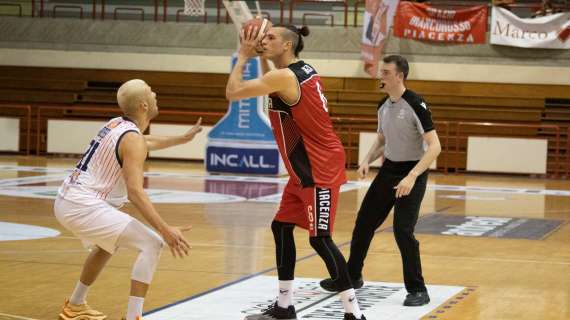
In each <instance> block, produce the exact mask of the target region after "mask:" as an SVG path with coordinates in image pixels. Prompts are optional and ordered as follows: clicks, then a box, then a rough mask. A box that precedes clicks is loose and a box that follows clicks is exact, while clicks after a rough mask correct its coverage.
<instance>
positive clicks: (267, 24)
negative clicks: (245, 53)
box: [242, 18, 273, 37]
mask: <svg viewBox="0 0 570 320" xmlns="http://www.w3.org/2000/svg"><path fill="white" fill-rule="evenodd" d="M272 26H273V23H271V21H269V20H267V19H265V18H254V19H251V20H248V21H246V22H245V23H244V24H243V26H242V30H243V31H244V32H246V33H247V30H248V29H249V28H250V27H251V28H255V27H257V32H256V33H255V34H254V37H257V35H258V34H259V31H260V30H261V28H263V32H267V30H269V28H271V27H272Z"/></svg>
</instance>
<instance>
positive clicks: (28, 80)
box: [0, 66, 570, 165]
mask: <svg viewBox="0 0 570 320" xmlns="http://www.w3.org/2000/svg"><path fill="white" fill-rule="evenodd" d="M227 77H228V75H227V74H208V73H181V72H154V71H130V70H123V71H117V70H90V69H64V68H40V67H9V66H2V67H0V103H20V104H31V105H32V106H33V107H34V108H37V106H40V105H61V106H72V105H73V106H79V107H81V106H85V107H93V106H100V107H106V108H109V110H110V112H112V110H116V105H115V92H116V89H117V88H118V87H119V85H120V84H121V83H122V82H123V81H126V80H128V79H131V78H142V79H145V80H146V81H147V82H148V83H149V84H150V85H151V86H152V87H153V89H154V90H155V91H156V92H157V94H158V101H159V105H160V107H161V108H162V110H175V111H199V112H225V111H226V109H227V105H228V102H227V101H226V100H225V84H226V81H227ZM70 79H73V80H70ZM323 81H324V86H325V94H326V96H327V98H328V101H329V106H330V112H331V116H333V117H339V119H349V118H351V119H357V120H358V119H360V120H370V121H368V122H366V121H364V122H352V123H350V126H351V128H350V129H351V130H350V133H349V132H348V131H347V130H345V129H346V125H343V122H342V120H338V121H335V124H336V125H337V127H338V128H339V130H340V131H341V136H342V139H343V142H345V144H347V150H348V152H350V155H349V158H350V159H351V161H352V163H351V165H355V164H356V163H355V161H357V148H356V147H355V145H354V144H355V143H357V141H358V137H357V134H358V132H359V131H360V130H365V131H373V130H375V119H376V108H377V104H378V101H379V100H380V99H381V98H382V97H383V96H382V94H381V93H380V92H379V90H378V81H377V80H373V79H362V78H340V77H325V78H324V79H323ZM407 85H408V87H409V88H410V89H412V90H414V91H416V92H418V93H419V94H421V95H423V96H424V98H425V99H426V100H427V101H428V104H429V105H430V108H431V110H432V113H433V116H434V120H436V121H449V122H450V127H449V136H447V137H445V141H447V143H448V144H450V145H451V146H455V140H454V136H453V134H454V132H455V127H454V123H457V122H459V121H483V122H489V121H491V122H506V123H528V124H541V123H543V122H544V121H543V114H544V113H545V100H546V99H562V101H567V100H564V99H570V92H568V90H567V86H556V85H520V84H496V83H466V82H442V81H415V80H410V81H408V83H407ZM559 109H560V108H559ZM0 112H2V111H0ZM559 113H560V112H559ZM101 116H103V117H106V116H108V115H107V114H103V115H101ZM49 117H55V118H93V117H94V114H93V112H84V113H82V112H78V111H74V112H59V113H58V112H54V111H50V113H49ZM186 120H188V121H186ZM186 120H185V119H180V118H179V117H172V116H170V117H166V116H163V117H162V118H161V121H173V122H188V123H191V122H192V121H193V120H194V119H186ZM216 120H217V119H216V118H210V119H208V120H207V121H209V123H210V124H213V123H215V122H216ZM345 122H346V121H345ZM34 124H35V122H34ZM43 126H44V124H42V128H41V129H42V130H41V132H42V134H45V132H44V131H45V128H44V127H43ZM564 129H565V128H564ZM473 130H475V132H473V133H476V134H489V133H491V134H497V135H499V134H501V135H502V134H509V135H512V136H525V137H536V136H539V135H540V134H541V132H538V130H537V129H531V128H519V129H517V130H512V129H510V130H505V129H496V130H495V131H491V132H489V129H484V130H485V132H482V130H483V129H477V128H475V129H473ZM477 130H479V131H480V132H477ZM33 132H35V129H34V130H32V134H33ZM443 134H444V133H443V132H440V136H442V138H443ZM347 135H351V136H350V137H348V136H347ZM550 138H552V137H550ZM33 139H35V137H32V140H33ZM442 140H443V139H442ZM349 143H350V144H352V145H350V146H349V145H348V144H349ZM460 144H461V151H463V150H464V144H465V141H463V140H462V141H460ZM445 147H446V146H444V148H445ZM452 149H453V148H452ZM453 152H454V149H453V150H450V151H449V153H450V154H449V155H442V157H449V159H450V161H452V162H455V161H458V162H459V163H464V161H465V159H464V155H461V154H458V155H453V154H451V153H453ZM450 165H453V163H451V164H450Z"/></svg>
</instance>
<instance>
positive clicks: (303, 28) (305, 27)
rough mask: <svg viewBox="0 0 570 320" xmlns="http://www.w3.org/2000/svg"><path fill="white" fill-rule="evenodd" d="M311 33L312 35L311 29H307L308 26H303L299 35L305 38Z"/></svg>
mask: <svg viewBox="0 0 570 320" xmlns="http://www.w3.org/2000/svg"><path fill="white" fill-rule="evenodd" d="M309 33H310V32H309V27H307V26H302V27H301V28H300V29H299V34H300V35H302V36H303V37H306V36H308V35H309Z"/></svg>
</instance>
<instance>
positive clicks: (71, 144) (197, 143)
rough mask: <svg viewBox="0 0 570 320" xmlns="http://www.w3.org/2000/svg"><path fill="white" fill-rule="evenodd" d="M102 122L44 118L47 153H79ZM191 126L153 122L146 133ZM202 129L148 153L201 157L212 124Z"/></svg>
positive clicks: (164, 132)
mask: <svg viewBox="0 0 570 320" xmlns="http://www.w3.org/2000/svg"><path fill="white" fill-rule="evenodd" d="M0 123H1V122H0ZM105 123H106V122H105V121H84V120H48V133H47V137H48V138H47V152H48V153H68V154H83V153H84V152H85V150H87V147H88V146H89V142H90V141H91V140H92V139H93V138H94V137H95V135H96V134H97V132H98V131H99V130H100V129H101V127H102V126H103V125H104V124H105ZM191 127H192V126H191V125H176V124H160V123H153V124H151V125H150V133H151V134H155V135H159V136H169V135H178V134H182V133H184V132H186V131H187V130H189V129H190V128H191ZM202 128H203V130H202V132H200V133H199V134H198V135H197V136H196V137H195V138H194V140H192V142H190V143H187V144H185V145H181V146H175V147H172V148H169V149H165V150H157V151H152V152H150V156H151V157H153V158H172V159H204V157H205V153H206V142H207V137H208V132H209V131H210V130H211V129H212V127H209V126H203V127H202ZM0 132H1V131H0Z"/></svg>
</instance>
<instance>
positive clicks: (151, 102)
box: [146, 86, 158, 119]
mask: <svg viewBox="0 0 570 320" xmlns="http://www.w3.org/2000/svg"><path fill="white" fill-rule="evenodd" d="M146 91H147V92H146V103H147V105H148V115H149V119H152V118H154V117H156V116H157V115H158V104H157V100H156V93H155V92H154V91H152V88H151V87H150V86H147V89H146Z"/></svg>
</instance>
